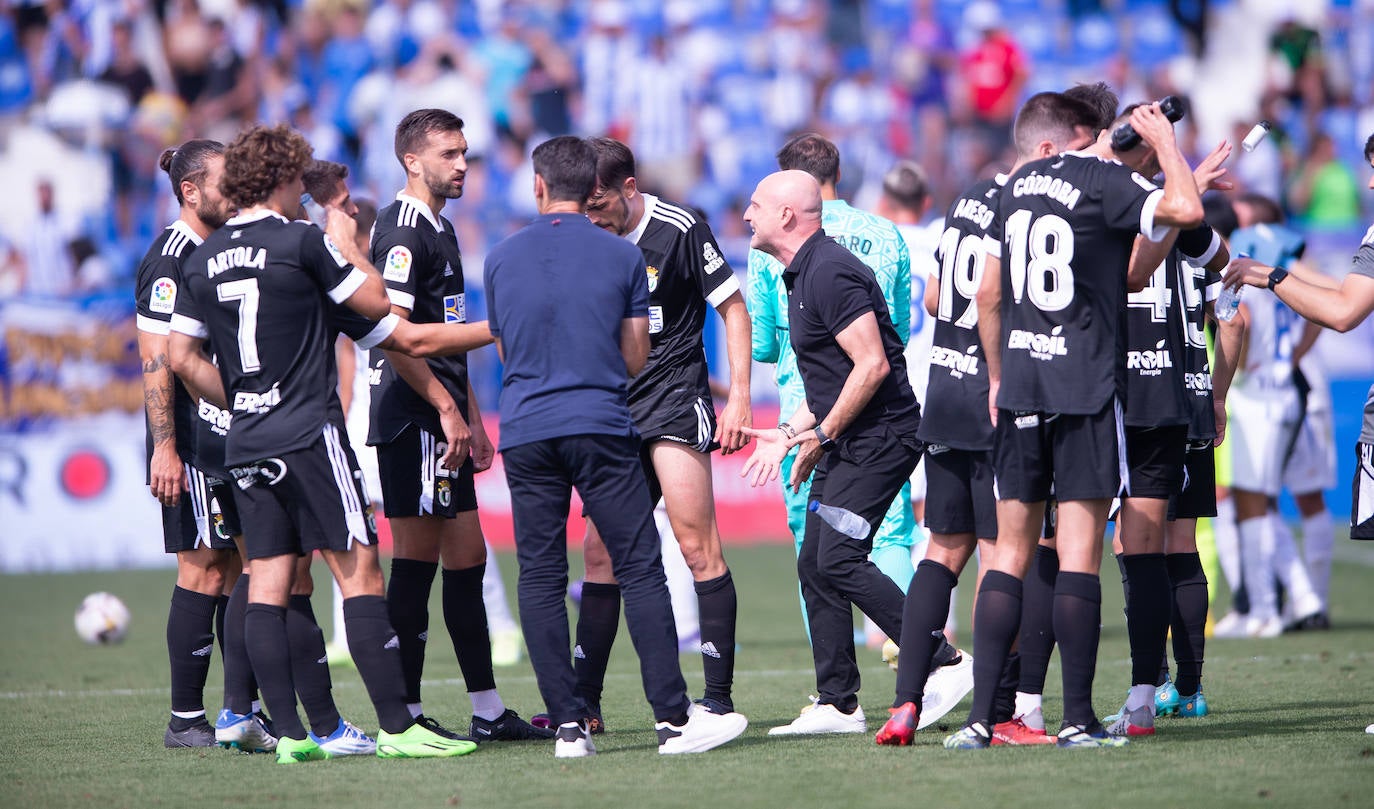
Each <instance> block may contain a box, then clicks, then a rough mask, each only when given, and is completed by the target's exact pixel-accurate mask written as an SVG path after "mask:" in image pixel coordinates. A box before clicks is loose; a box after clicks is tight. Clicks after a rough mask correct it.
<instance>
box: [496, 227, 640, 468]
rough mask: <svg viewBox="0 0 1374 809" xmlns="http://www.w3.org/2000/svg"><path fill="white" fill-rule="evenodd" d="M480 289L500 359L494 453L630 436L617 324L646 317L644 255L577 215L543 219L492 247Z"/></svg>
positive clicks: (631, 423) (632, 433)
mask: <svg viewBox="0 0 1374 809" xmlns="http://www.w3.org/2000/svg"><path fill="white" fill-rule="evenodd" d="M483 281H484V283H485V286H486V293H487V325H488V326H489V327H490V328H491V333H492V334H493V335H494V336H495V337H496V338H497V339H499V340H500V341H501V348H502V352H503V353H504V355H505V360H504V362H505V365H504V368H503V369H502V374H501V408H500V410H501V439H500V449H501V450H502V451H504V450H507V449H510V448H511V447H515V446H520V445H521V444H529V443H532V442H535V441H543V440H546V439H550V438H561V437H563V436H569V435H621V436H632V435H636V432H635V428H634V423H633V422H632V421H631V420H630V410H629V406H628V405H627V404H626V391H627V388H628V382H629V378H628V374H627V373H626V371H625V359H624V356H623V355H622V354H621V353H620V325H621V321H623V320H624V319H625V318H630V317H648V314H649V284H648V280H647V275H646V272H645V268H644V255H643V253H642V252H640V249H639V248H638V247H636V246H635V245H634V244H632V243H630V242H629V241H626V240H625V239H622V238H619V237H617V236H614V235H612V234H610V233H609V232H607V231H604V230H602V229H601V228H598V227H597V226H595V225H593V224H592V223H591V220H589V219H587V217H586V216H584V215H582V214H576V213H559V214H545V215H543V216H540V217H539V218H537V219H535V220H534V221H533V222H531V223H530V224H529V225H526V226H525V227H524V228H521V229H520V230H519V231H517V232H516V233H514V234H512V235H511V236H510V237H509V238H507V239H505V240H504V241H502V242H501V243H500V244H498V245H496V247H494V248H492V250H491V252H490V253H489V254H488V255H487V261H486V266H485V268H484V271H483Z"/></svg>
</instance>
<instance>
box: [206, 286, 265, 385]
mask: <svg viewBox="0 0 1374 809" xmlns="http://www.w3.org/2000/svg"><path fill="white" fill-rule="evenodd" d="M215 292H216V294H217V295H219V299H220V301H221V302H224V303H227V302H229V301H237V302H238V305H239V329H238V332H239V365H240V367H242V368H243V372H244V373H245V374H252V373H257V372H258V371H259V370H261V369H262V362H261V361H260V360H259V359H258V279H256V278H242V279H240V280H238V281H226V282H224V283H223V284H220V285H219V286H217V287H216V288H215Z"/></svg>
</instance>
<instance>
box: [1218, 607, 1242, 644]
mask: <svg viewBox="0 0 1374 809" xmlns="http://www.w3.org/2000/svg"><path fill="white" fill-rule="evenodd" d="M1249 620H1250V616H1248V615H1245V614H1244V613H1239V612H1236V611H1234V610H1232V611H1231V612H1228V613H1226V615H1224V616H1223V617H1222V618H1221V620H1219V621H1217V622H1216V624H1215V625H1213V626H1212V637H1214V638H1248V637H1250V635H1249V633H1248V632H1247V631H1246V629H1247V624H1248V622H1249Z"/></svg>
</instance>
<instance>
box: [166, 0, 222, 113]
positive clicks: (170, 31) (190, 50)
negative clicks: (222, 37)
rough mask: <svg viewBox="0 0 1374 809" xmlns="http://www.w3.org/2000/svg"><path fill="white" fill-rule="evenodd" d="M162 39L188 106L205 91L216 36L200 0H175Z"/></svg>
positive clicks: (173, 75)
mask: <svg viewBox="0 0 1374 809" xmlns="http://www.w3.org/2000/svg"><path fill="white" fill-rule="evenodd" d="M162 30H163V32H162V41H163V48H164V49H165V50H166V52H167V64H168V66H169V67H171V69H172V81H174V82H175V83H176V91H177V95H179V96H181V100H182V101H185V102H186V103H187V104H188V105H191V104H194V103H196V100H197V99H199V98H200V94H201V93H202V92H204V90H205V82H206V78H207V74H208V73H209V72H210V56H211V49H212V48H213V47H214V37H213V35H212V33H211V31H210V22H209V21H208V20H206V19H205V18H204V17H203V16H201V13H200V6H198V5H197V4H196V0H172V2H171V3H169V4H168V6H167V10H166V18H165V19H164V21H163V29H162Z"/></svg>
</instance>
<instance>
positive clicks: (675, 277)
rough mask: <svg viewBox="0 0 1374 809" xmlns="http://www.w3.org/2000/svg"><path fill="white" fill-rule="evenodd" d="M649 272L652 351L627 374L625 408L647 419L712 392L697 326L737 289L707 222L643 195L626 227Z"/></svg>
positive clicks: (708, 397)
mask: <svg viewBox="0 0 1374 809" xmlns="http://www.w3.org/2000/svg"><path fill="white" fill-rule="evenodd" d="M626 238H628V239H630V241H632V242H634V243H635V244H637V245H639V249H640V251H641V252H643V253H644V263H645V266H646V272H647V273H648V276H649V345H650V348H649V359H648V361H647V362H646V363H645V365H644V370H643V371H641V372H640V373H639V375H638V376H636V377H635V378H634V379H633V380H631V381H630V395H629V401H630V414H631V415H632V416H633V417H634V420H635V423H636V424H641V425H642V424H644V423H645V422H646V421H648V420H650V419H652V418H653V413H654V412H655V411H659V412H660V413H662V412H665V411H668V410H673V409H676V408H681V407H689V406H691V403H693V402H695V401H696V400H697V399H698V398H699V397H700V398H704V399H706V401H708V402H709V401H710V400H711V388H710V385H709V381H708V377H707V370H706V349H705V347H704V346H703V344H702V338H701V333H702V329H703V328H704V327H705V325H706V308H707V305H708V304H709V305H710V306H719V305H720V304H721V303H722V302H724V301H725V299H726V298H728V297H730V295H732V294H734V293H736V292H738V291H739V280H738V279H736V278H735V272H734V270H733V269H731V268H730V264H729V263H728V262H726V260H725V256H723V255H721V252H720V248H719V247H717V245H716V238H715V236H714V235H713V234H712V233H711V228H710V227H708V226H707V224H706V223H705V222H702V221H701V220H699V219H697V218H696V216H695V215H694V214H692V213H691V212H690V211H688V210H687V209H685V208H682V207H680V206H677V205H671V204H669V203H667V202H664V201H663V200H661V199H658V198H657V197H655V196H653V195H652V194H645V195H644V216H643V217H642V218H641V219H640V222H639V226H638V227H637V228H635V230H634V231H632V232H631V233H629V234H628V235H627V237H626Z"/></svg>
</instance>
